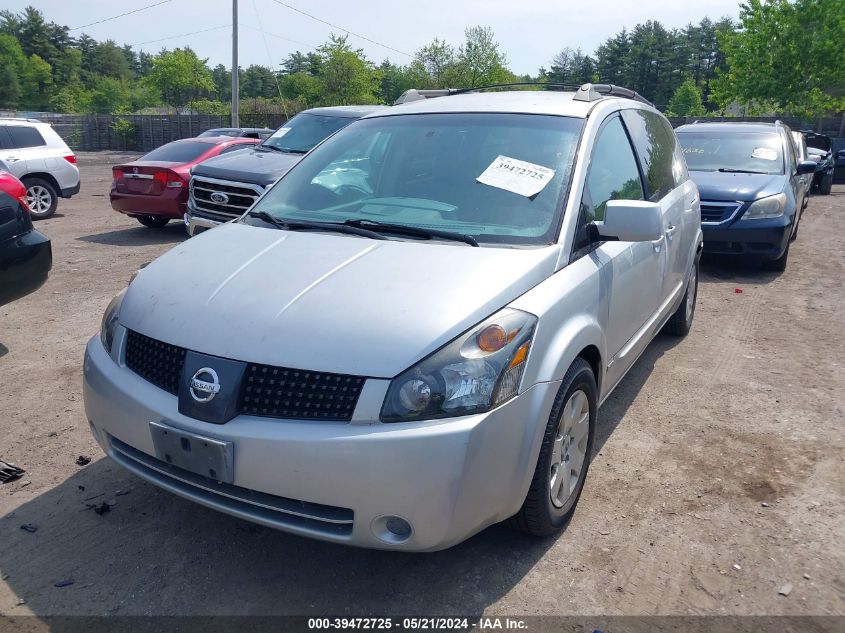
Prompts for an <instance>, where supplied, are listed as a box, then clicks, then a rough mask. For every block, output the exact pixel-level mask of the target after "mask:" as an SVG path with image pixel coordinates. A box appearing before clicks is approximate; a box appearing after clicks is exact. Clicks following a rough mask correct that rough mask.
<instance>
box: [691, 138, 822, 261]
mask: <svg viewBox="0 0 845 633" xmlns="http://www.w3.org/2000/svg"><path fill="white" fill-rule="evenodd" d="M675 132H676V133H677V135H678V140H679V141H680V143H681V146H682V147H683V150H684V156H685V157H686V160H687V165H688V166H689V170H690V175H691V176H692V179H693V180H694V181H695V184H696V185H698V189H699V192H700V193H701V228H702V230H703V231H704V251H705V252H710V253H720V254H731V255H745V256H750V257H754V258H755V259H757V260H759V261H763V262H765V264H766V265H767V266H768V267H770V268H773V269H775V270H785V269H786V262H787V258H788V256H789V243H790V241H791V240H792V239H795V237H796V236H797V235H798V223H799V221H800V219H801V200H802V195H801V192H802V185H801V183H800V178H801V176H802V175H803V174H811V173H813V172H814V171H815V168H816V164H815V163H814V162H812V161H799V160H798V156H797V154H796V150H795V144H794V142H793V141H792V138H791V130H790V129H789V128H788V127H787V126H785V125H783V124H781V123H694V124H691V125H683V126H681V127H679V128H678V129H677V130H675Z"/></svg>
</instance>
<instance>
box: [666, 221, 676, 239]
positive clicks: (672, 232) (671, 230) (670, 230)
mask: <svg viewBox="0 0 845 633" xmlns="http://www.w3.org/2000/svg"><path fill="white" fill-rule="evenodd" d="M677 230H678V227H677V226H673V225H672V224H670V225H669V228H668V229H666V237H668V238H669V239H670V240H671V239H672V236H673V235H675V231H677Z"/></svg>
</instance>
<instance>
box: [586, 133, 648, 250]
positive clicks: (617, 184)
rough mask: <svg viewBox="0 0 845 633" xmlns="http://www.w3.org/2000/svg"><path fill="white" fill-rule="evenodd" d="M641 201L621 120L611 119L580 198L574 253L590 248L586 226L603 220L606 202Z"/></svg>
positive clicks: (634, 164)
mask: <svg viewBox="0 0 845 633" xmlns="http://www.w3.org/2000/svg"><path fill="white" fill-rule="evenodd" d="M642 199H643V184H642V180H641V179H640V170H639V168H638V167H637V160H636V158H635V157H634V153H633V151H632V149H631V143H630V141H629V140H628V135H627V133H626V132H625V128H624V127H623V125H622V120H621V119H620V118H619V117H618V116H614V117H613V118H612V119H610V120H609V121H608V122H607V123H606V124H605V125H604V127H603V128H602V129H601V131H600V132H599V135H598V138H597V139H596V143H595V145H594V147H593V156H592V158H591V159H590V168H589V171H588V172H587V180H586V182H585V183H584V193H583V195H582V197H581V209H580V214H579V218H578V229H577V231H576V234H575V243H574V246H573V249H572V250H573V253H576V254H578V255H581V254H583V252H584V249H588V248H589V247H590V246H591V244H590V236H589V233H588V230H587V226H588V225H589V224H590V223H591V222H594V221H601V220H604V212H605V209H606V208H607V203H608V201H609V200H642Z"/></svg>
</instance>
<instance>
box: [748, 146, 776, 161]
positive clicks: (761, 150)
mask: <svg viewBox="0 0 845 633" xmlns="http://www.w3.org/2000/svg"><path fill="white" fill-rule="evenodd" d="M751 158H759V159H761V160H777V159H778V153H777V152H776V151H775V150H773V149H772V148H770V147H755V148H754V151H753V152H751Z"/></svg>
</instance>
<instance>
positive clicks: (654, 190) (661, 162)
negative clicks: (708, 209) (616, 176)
mask: <svg viewBox="0 0 845 633" xmlns="http://www.w3.org/2000/svg"><path fill="white" fill-rule="evenodd" d="M622 118H623V119H624V120H625V125H626V126H627V127H628V131H629V132H630V133H631V140H632V141H633V142H634V148H635V149H636V150H637V155H638V156H639V159H640V164H641V165H642V168H643V173H644V174H645V177H646V181H647V182H648V195H649V198H648V199H649V200H650V201H651V202H657V201H658V200H660V199H661V198H663V196H665V195H667V194H668V193H669V192H670V191H672V189H674V188H675V170H673V163H674V160H675V145H676V141H675V133H674V132H673V131H672V127H671V126H670V125H669V123H668V122H666V121H665V120H664V119H663V118H662V117H661V116H659V115H657V114H655V113H654V112H649V111H647V110H624V111H623V112H622Z"/></svg>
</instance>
